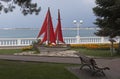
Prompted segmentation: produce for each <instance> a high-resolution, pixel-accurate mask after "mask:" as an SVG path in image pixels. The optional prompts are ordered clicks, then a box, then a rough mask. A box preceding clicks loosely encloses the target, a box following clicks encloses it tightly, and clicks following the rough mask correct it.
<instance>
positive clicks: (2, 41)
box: [0, 37, 120, 46]
mask: <svg viewBox="0 0 120 79" xmlns="http://www.w3.org/2000/svg"><path fill="white" fill-rule="evenodd" d="M119 40H120V38H117V39H116V42H119ZM34 41H36V38H0V46H28V45H31V44H32V43H33V42H34ZM64 41H65V43H66V44H88V43H110V42H109V38H105V37H80V38H79V39H77V38H76V37H64ZM78 41H79V43H78Z"/></svg>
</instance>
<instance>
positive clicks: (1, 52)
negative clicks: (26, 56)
mask: <svg viewBox="0 0 120 79" xmlns="http://www.w3.org/2000/svg"><path fill="white" fill-rule="evenodd" d="M20 52H22V50H21V49H0V54H9V55H10V54H14V53H20Z"/></svg>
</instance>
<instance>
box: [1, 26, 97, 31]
mask: <svg viewBox="0 0 120 79" xmlns="http://www.w3.org/2000/svg"><path fill="white" fill-rule="evenodd" d="M38 29H40V28H0V30H38ZM54 29H55V28H54ZM80 29H83V30H98V29H99V28H95V27H85V28H84V27H81V28H80ZM62 30H77V28H76V27H64V28H62Z"/></svg>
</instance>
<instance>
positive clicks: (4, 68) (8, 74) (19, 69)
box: [0, 60, 78, 79]
mask: <svg viewBox="0 0 120 79" xmlns="http://www.w3.org/2000/svg"><path fill="white" fill-rule="evenodd" d="M66 66H76V65H74V64H55V63H54V64H53V63H33V62H18V61H3V60H0V79H78V78H77V77H76V76H75V75H73V74H72V73H70V72H69V71H68V70H66V69H65V67H66Z"/></svg>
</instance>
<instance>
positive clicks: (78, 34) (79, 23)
mask: <svg viewBox="0 0 120 79" xmlns="http://www.w3.org/2000/svg"><path fill="white" fill-rule="evenodd" d="M73 23H74V24H75V25H76V26H77V36H76V38H77V43H79V40H80V33H79V30H80V25H81V24H82V23H83V20H80V21H79V22H77V20H73Z"/></svg>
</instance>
